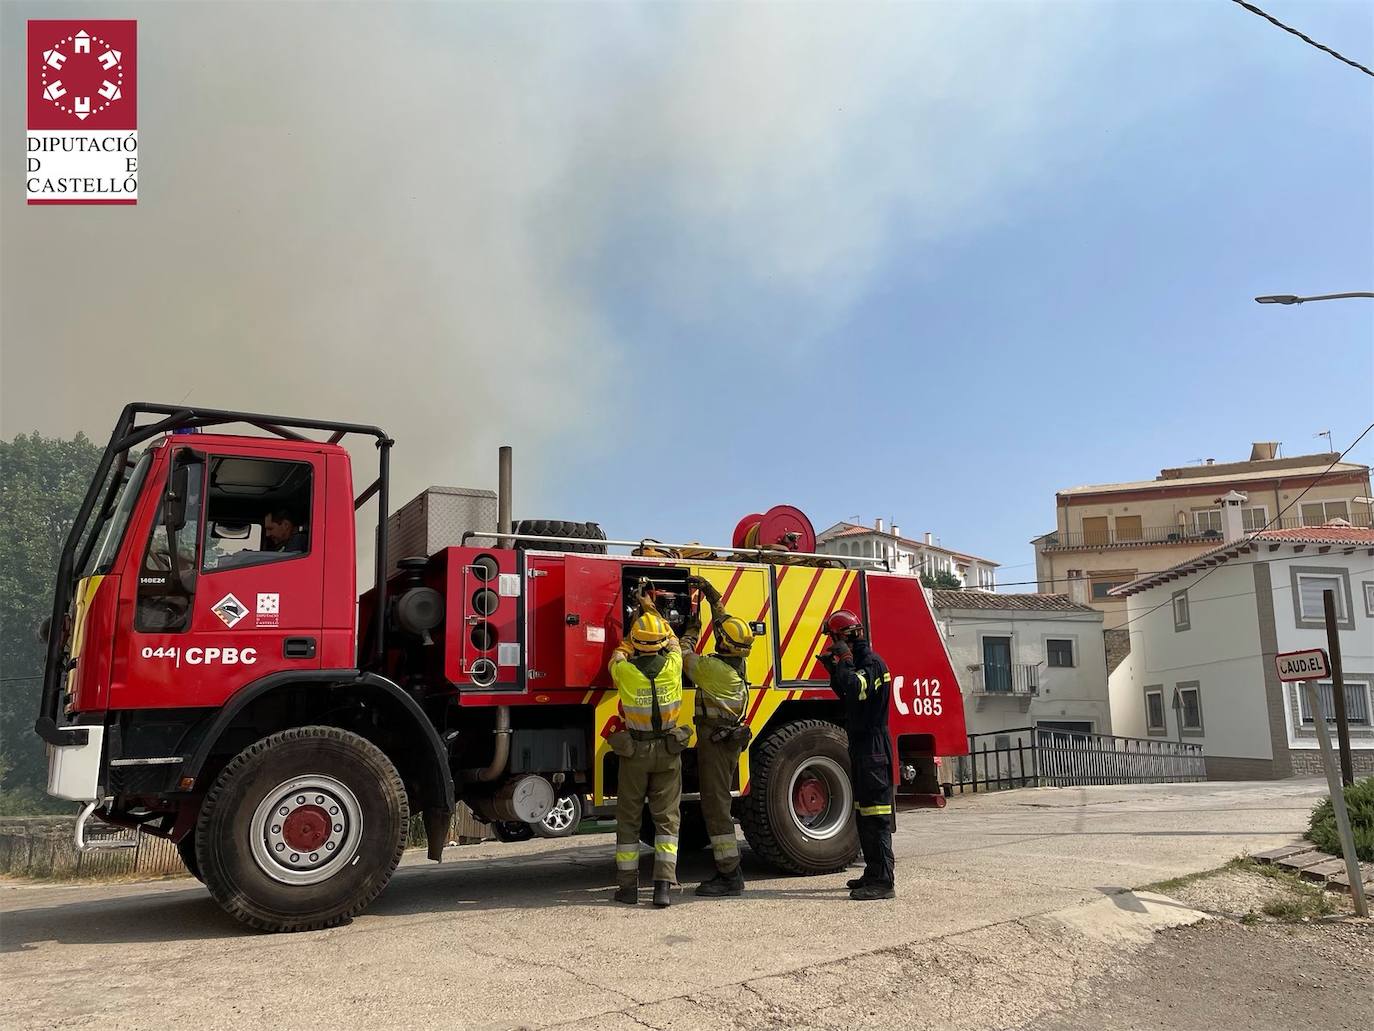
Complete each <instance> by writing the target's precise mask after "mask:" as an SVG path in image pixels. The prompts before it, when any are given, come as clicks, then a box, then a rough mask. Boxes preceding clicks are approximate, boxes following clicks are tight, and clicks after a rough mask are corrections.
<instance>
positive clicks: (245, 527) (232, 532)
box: [210, 523, 253, 541]
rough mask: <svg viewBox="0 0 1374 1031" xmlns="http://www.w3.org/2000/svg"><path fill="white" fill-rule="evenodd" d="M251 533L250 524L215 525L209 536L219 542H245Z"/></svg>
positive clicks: (251, 525)
mask: <svg viewBox="0 0 1374 1031" xmlns="http://www.w3.org/2000/svg"><path fill="white" fill-rule="evenodd" d="M252 532H253V524H252V523H215V525H214V526H213V527H211V529H210V536H211V537H213V538H215V539H216V540H220V541H246V540H247V539H248V538H249V537H250V536H251V535H252Z"/></svg>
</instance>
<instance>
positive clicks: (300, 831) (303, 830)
mask: <svg viewBox="0 0 1374 1031" xmlns="http://www.w3.org/2000/svg"><path fill="white" fill-rule="evenodd" d="M281 836H282V838H283V839H285V841H286V844H287V847H288V848H292V849H295V850H296V851H297V852H314V851H315V850H316V849H318V848H319V847H320V846H321V845H323V844H324V843H325V841H326V839H328V837H329V814H328V813H327V812H325V811H324V808H323V807H322V806H318V805H303V806H298V807H297V808H295V809H293V810H291V813H290V815H288V816H287V817H286V819H284V820H282V823H281Z"/></svg>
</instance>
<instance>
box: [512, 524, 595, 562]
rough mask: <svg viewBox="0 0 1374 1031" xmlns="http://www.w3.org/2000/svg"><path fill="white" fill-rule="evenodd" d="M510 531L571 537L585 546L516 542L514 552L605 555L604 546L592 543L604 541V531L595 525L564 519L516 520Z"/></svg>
mask: <svg viewBox="0 0 1374 1031" xmlns="http://www.w3.org/2000/svg"><path fill="white" fill-rule="evenodd" d="M512 531H513V532H514V533H517V534H529V535H533V536H536V537H542V536H548V537H554V538H557V537H563V538H567V537H571V538H575V539H577V540H585V541H587V542H588V543H586V544H572V543H569V542H567V541H565V540H564V541H558V540H550V541H548V542H547V543H546V542H544V541H537V540H533V541H516V542H515V550H516V551H526V550H535V551H542V550H549V551H568V552H573V553H578V554H586V555H604V554H606V545H604V544H595V543H592V542H594V541H604V540H605V539H606V534H605V531H603V530H602V529H601V527H600V526H599V525H598V524H596V523H574V522H569V521H567V520H564V519H517V520H516V521H515V525H514V526H513V527H512Z"/></svg>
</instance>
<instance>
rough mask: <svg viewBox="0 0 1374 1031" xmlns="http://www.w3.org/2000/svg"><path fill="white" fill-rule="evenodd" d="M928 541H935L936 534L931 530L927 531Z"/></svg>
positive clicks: (928, 542) (932, 542)
mask: <svg viewBox="0 0 1374 1031" xmlns="http://www.w3.org/2000/svg"><path fill="white" fill-rule="evenodd" d="M926 543H927V544H931V545H933V544H934V543H935V534H933V533H931V532H930V531H929V530H927V531H926Z"/></svg>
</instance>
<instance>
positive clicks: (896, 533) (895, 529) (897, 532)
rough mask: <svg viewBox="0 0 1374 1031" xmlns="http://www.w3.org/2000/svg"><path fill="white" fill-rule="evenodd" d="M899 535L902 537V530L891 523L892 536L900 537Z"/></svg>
mask: <svg viewBox="0 0 1374 1031" xmlns="http://www.w3.org/2000/svg"><path fill="white" fill-rule="evenodd" d="M901 535H902V528H901V527H900V526H898V525H897V524H896V523H893V524H892V536H894V537H900V536H901Z"/></svg>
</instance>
